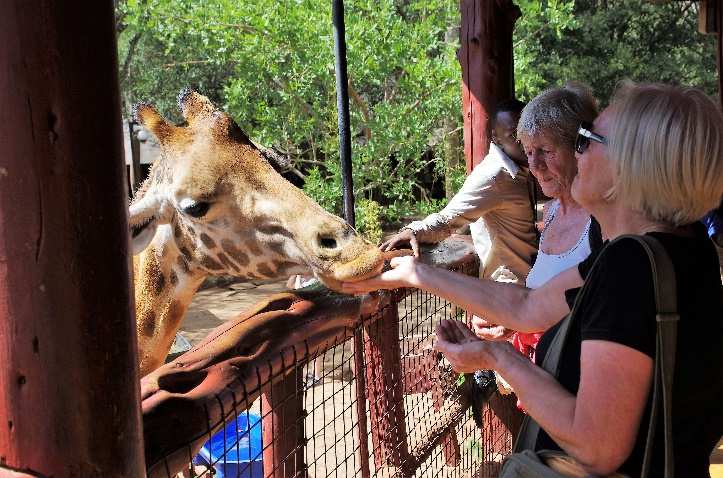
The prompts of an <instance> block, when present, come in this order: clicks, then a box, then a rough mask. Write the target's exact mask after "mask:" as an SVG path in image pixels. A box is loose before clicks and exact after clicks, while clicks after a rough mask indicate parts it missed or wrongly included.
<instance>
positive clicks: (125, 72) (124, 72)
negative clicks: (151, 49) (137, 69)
mask: <svg viewBox="0 0 723 478" xmlns="http://www.w3.org/2000/svg"><path fill="white" fill-rule="evenodd" d="M141 35H143V33H142V32H136V33H135V35H133V38H131V40H130V41H129V42H128V53H127V54H126V59H125V60H124V61H123V68H122V69H121V75H120V76H121V78H122V79H124V80H127V79H128V77H129V75H130V72H131V60H133V55H134V54H135V52H136V46H137V45H138V41H139V40H140V39H141Z"/></svg>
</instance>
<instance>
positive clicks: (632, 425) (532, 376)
mask: <svg viewBox="0 0 723 478" xmlns="http://www.w3.org/2000/svg"><path fill="white" fill-rule="evenodd" d="M437 338H438V342H437V345H436V348H437V349H438V350H439V351H441V352H442V353H444V355H445V357H447V359H448V360H449V361H450V363H451V364H452V366H453V367H454V368H455V370H457V371H459V372H471V371H473V370H478V369H480V368H491V369H494V370H496V371H497V372H498V373H499V374H500V375H502V377H504V378H505V380H507V382H509V384H510V385H511V386H512V388H513V389H514V390H515V393H516V394H517V396H518V397H519V399H520V401H521V402H522V404H523V405H524V407H525V410H526V411H527V413H529V414H530V416H531V417H532V418H534V419H535V421H537V423H538V424H539V425H540V427H542V428H543V429H544V430H545V431H546V432H547V433H548V434H549V435H550V437H552V439H553V440H555V442H557V444H558V445H560V447H561V448H562V449H563V450H565V451H566V452H567V453H569V454H570V455H571V456H572V457H574V458H576V459H577V460H578V461H580V463H582V464H583V466H584V467H585V468H586V469H587V471H589V472H591V473H597V474H608V473H611V472H613V471H615V470H616V469H617V468H618V467H620V465H621V464H622V463H623V462H624V461H625V460H626V459H627V457H628V456H629V455H630V453H631V451H632V449H633V445H634V443H635V438H636V436H637V434H638V429H639V426H640V419H641V417H642V414H643V410H644V408H645V403H646V400H647V397H648V392H649V390H650V384H651V380H652V373H653V361H652V359H651V358H650V357H649V356H648V355H646V354H644V353H642V352H639V351H637V350H635V349H633V348H630V347H627V346H625V345H621V344H617V343H614V342H607V341H600V340H586V341H583V343H582V353H581V376H580V388H579V390H578V393H577V396H575V395H573V394H571V393H570V392H568V391H567V390H566V389H564V388H563V387H562V386H561V385H560V384H559V383H558V382H557V380H556V379H555V378H554V377H553V376H552V375H550V374H549V373H547V372H545V371H544V370H543V369H542V368H540V367H538V366H536V365H534V364H533V363H532V362H530V360H529V359H527V358H526V357H523V356H522V355H521V354H519V353H518V352H517V351H515V350H514V349H513V348H512V347H511V346H510V345H509V344H507V343H499V342H486V341H482V340H480V339H478V338H477V337H475V335H474V333H473V332H472V331H471V330H469V328H468V327H467V326H466V325H464V324H463V323H461V322H459V321H453V320H446V321H443V322H442V323H441V324H440V325H439V326H438V328H437Z"/></svg>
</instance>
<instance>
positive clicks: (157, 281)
mask: <svg viewBox="0 0 723 478" xmlns="http://www.w3.org/2000/svg"><path fill="white" fill-rule="evenodd" d="M151 281H152V282H153V293H154V294H155V295H161V294H162V293H163V290H164V289H165V288H166V278H165V277H164V275H163V273H161V274H158V275H154V276H151Z"/></svg>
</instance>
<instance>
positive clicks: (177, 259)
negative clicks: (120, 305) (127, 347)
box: [134, 234, 207, 377]
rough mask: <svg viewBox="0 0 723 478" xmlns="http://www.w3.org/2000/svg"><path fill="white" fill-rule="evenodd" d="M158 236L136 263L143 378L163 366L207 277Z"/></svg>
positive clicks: (139, 345) (139, 347) (136, 289)
mask: <svg viewBox="0 0 723 478" xmlns="http://www.w3.org/2000/svg"><path fill="white" fill-rule="evenodd" d="M159 236H162V234H158V235H157V236H156V239H155V240H154V241H153V243H152V244H151V245H150V246H149V247H148V248H147V249H146V250H145V251H143V252H142V253H141V254H140V256H138V258H137V261H134V277H135V296H136V323H137V325H136V326H137V329H138V334H137V335H138V355H139V357H140V372H141V376H142V377H143V376H145V375H147V374H148V373H150V372H152V371H153V370H154V369H156V368H157V367H159V366H160V365H162V364H163V361H164V359H165V357H166V355H167V353H168V350H169V349H170V348H171V345H172V344H173V340H174V338H175V336H176V332H177V331H178V328H179V327H180V325H181V320H182V319H183V317H184V315H185V314H186V309H188V306H189V304H190V303H191V300H192V299H193V295H194V294H195V292H196V290H197V289H198V288H199V287H200V285H201V283H202V282H203V280H204V278H205V277H206V275H207V274H206V273H204V272H202V271H198V270H196V271H191V270H189V268H188V263H187V262H185V261H183V260H182V258H181V254H180V252H179V251H178V249H177V248H175V247H169V246H170V244H169V243H168V242H166V241H164V240H163V238H162V237H161V238H160V240H159Z"/></svg>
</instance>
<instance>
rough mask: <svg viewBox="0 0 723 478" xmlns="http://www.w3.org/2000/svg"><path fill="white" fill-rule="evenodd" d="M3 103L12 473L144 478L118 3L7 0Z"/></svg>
mask: <svg viewBox="0 0 723 478" xmlns="http://www.w3.org/2000/svg"><path fill="white" fill-rule="evenodd" d="M0 105H2V107H0V125H2V126H1V127H0V476H18V474H26V473H27V474H29V475H32V476H40V475H42V476H107V477H125V476H133V477H142V476H145V466H144V463H143V434H142V433H141V425H140V423H141V422H140V405H139V404H140V392H139V379H138V362H137V358H136V355H137V351H136V337H135V322H134V318H133V317H134V315H133V307H132V295H131V294H132V289H131V287H130V279H129V253H128V221H127V212H126V211H127V196H126V185H125V184H124V167H125V165H124V161H123V149H122V135H121V130H120V128H119V125H120V121H119V120H120V101H119V94H118V79H117V57H116V38H115V30H114V17H113V2H112V1H110V0H106V1H100V2H55V1H51V0H8V1H5V2H0ZM11 470H13V471H11Z"/></svg>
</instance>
